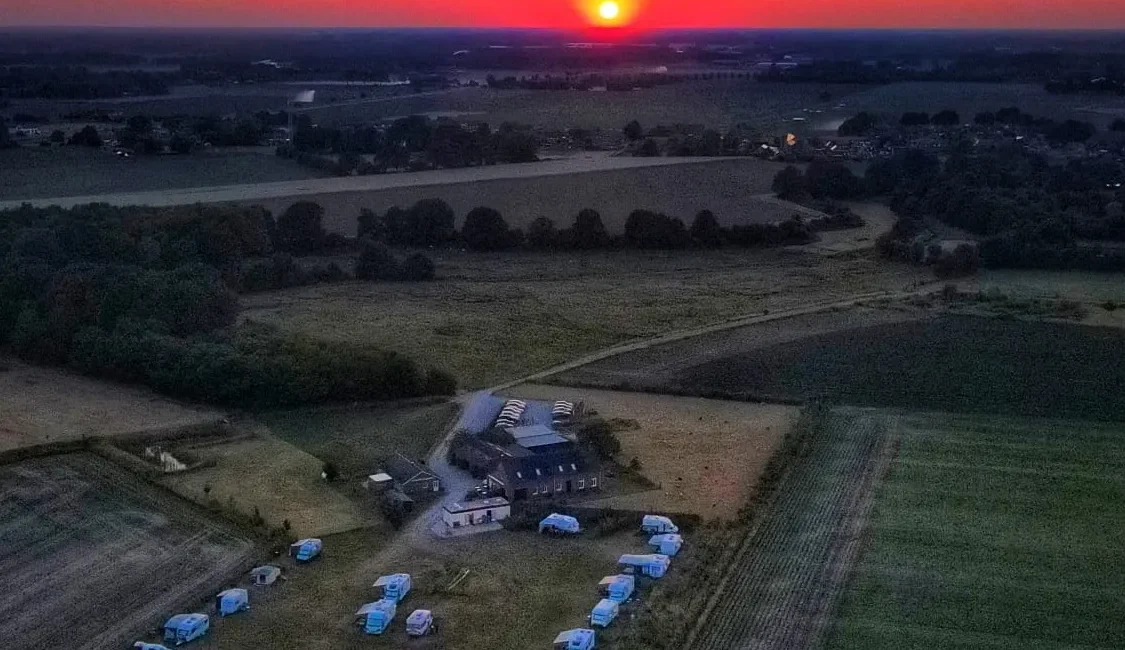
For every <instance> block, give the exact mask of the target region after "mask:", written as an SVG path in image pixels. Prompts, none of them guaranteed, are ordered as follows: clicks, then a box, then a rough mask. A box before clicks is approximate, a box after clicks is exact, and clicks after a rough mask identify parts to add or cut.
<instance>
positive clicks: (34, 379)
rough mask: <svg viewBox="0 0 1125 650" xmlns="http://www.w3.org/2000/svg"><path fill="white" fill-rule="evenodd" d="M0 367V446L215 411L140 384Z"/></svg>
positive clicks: (195, 420) (201, 418)
mask: <svg viewBox="0 0 1125 650" xmlns="http://www.w3.org/2000/svg"><path fill="white" fill-rule="evenodd" d="M5 364H6V365H8V366H9V369H8V370H7V371H3V372H0V451H6V450H9V449H16V448H19V447H27V446H30V445H39V444H44V443H50V442H63V441H66V440H78V439H81V438H85V437H89V436H112V435H116V434H128V433H136V432H140V431H149V430H153V429H171V428H176V427H184V426H188V425H193V424H205V423H208V422H213V421H215V420H218V419H220V418H222V417H223V414H222V413H221V412H219V411H212V410H210V409H207V408H202V407H197V406H188V405H185V404H179V403H176V402H173V401H172V400H169V399H167V398H164V397H158V396H157V395H156V394H155V393H153V392H151V391H147V390H144V389H141V388H134V387H131V386H123V385H121V384H114V383H110V382H105V381H98V380H95V379H89V378H86V377H82V376H80V375H74V374H71V373H68V372H63V371H61V370H54V369H50V368H39V367H34V366H25V365H23V364H19V363H10V364H9V363H8V362H5Z"/></svg>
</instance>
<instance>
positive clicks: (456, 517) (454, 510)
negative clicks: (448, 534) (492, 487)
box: [441, 497, 512, 528]
mask: <svg viewBox="0 0 1125 650" xmlns="http://www.w3.org/2000/svg"><path fill="white" fill-rule="evenodd" d="M511 514H512V506H511V504H509V503H508V500H507V499H503V498H500V497H493V498H491V499H484V500H483V501H468V502H465V503H450V504H448V505H446V506H445V507H444V508H443V509H442V513H441V519H442V521H444V522H445V525H446V526H449V527H450V528H460V527H462V526H474V525H476V524H487V523H491V522H493V521H501V520H503V519H507V518H508V516H509V515H511Z"/></svg>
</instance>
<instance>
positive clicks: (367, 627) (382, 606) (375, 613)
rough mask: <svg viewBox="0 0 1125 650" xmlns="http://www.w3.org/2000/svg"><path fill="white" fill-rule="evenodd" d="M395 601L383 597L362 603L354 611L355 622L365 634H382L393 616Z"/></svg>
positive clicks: (395, 608)
mask: <svg viewBox="0 0 1125 650" xmlns="http://www.w3.org/2000/svg"><path fill="white" fill-rule="evenodd" d="M396 610H397V607H396V606H395V601H393V600H390V599H387V598H383V599H382V600H377V601H375V602H373V603H367V604H366V605H363V606H362V607H360V608H359V609H358V610H356V612H355V622H356V624H357V625H359V626H360V627H362V628H363V631H364V632H365V633H367V634H382V633H383V632H386V631H387V628H389V627H390V626H391V621H393V620H394V618H395V611H396Z"/></svg>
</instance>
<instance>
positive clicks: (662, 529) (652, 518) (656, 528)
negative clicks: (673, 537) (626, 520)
mask: <svg viewBox="0 0 1125 650" xmlns="http://www.w3.org/2000/svg"><path fill="white" fill-rule="evenodd" d="M641 530H642V531H644V532H646V533H650V534H653V535H655V534H659V533H678V532H680V529H679V528H677V527H676V524H674V523H672V520H671V519H669V518H667V517H664V516H662V515H645V516H644V517H643V518H642V519H641Z"/></svg>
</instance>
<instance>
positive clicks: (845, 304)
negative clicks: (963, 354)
mask: <svg viewBox="0 0 1125 650" xmlns="http://www.w3.org/2000/svg"><path fill="white" fill-rule="evenodd" d="M942 286H944V283H939V282H935V283H930V284H926V285H922V286H921V287H919V288H917V289H915V290H913V291H872V292H868V293H862V294H857V295H854V296H852V297H850V298H847V299H845V300H834V301H821V302H816V303H813V304H811V305H809V306H806V307H795V308H793V309H786V310H782V311H778V312H771V313H767V314H755V315H748V316H738V317H735V318H732V319H729V320H724V321H720V322H718V323H712V324H710V325H702V326H697V327H692V328H689V329H684V330H678V331H674V332H669V333H666V334H661V335H660V336H657V337H654V338H650V339H642V340H640V341H633V342H631V343H622V344H620V345H616V346H613V347H610V348H606V349H603V350H600V351H598V352H593V353H590V354H587V355H585V356H582V357H579V358H578V359H575V360H574V361H569V362H567V363H563V364H560V365H557V366H554V367H551V368H547V369H546V370H541V371H539V372H536V373H533V374H530V375H527V376H526V377H521V378H519V379H516V380H513V381H509V382H506V383H503V384H500V385H498V386H493V387H492V388H488V389H485V391H486V392H489V393H494V392H497V391H501V390H506V389H508V388H512V387H513V386H518V385H520V384H527V383H534V382H537V381H540V380H543V379H546V378H547V377H550V376H552V375H557V374H561V373H564V372H569V371H571V370H576V369H578V368H581V367H583V366H588V365H590V364H592V363H596V362H598V361H604V360H606V359H610V358H612V357H616V356H620V355H622V354H628V353H630V352H637V351H640V350H647V349H649V348H654V347H659V346H661V345H666V344H668V343H676V342H679V341H683V340H686V339H691V338H695V337H698V336H705V335H707V334H715V333H718V332H725V331H727V330H732V329H738V328H740V327H747V326H750V325H759V324H761V323H769V322H772V321H776V320H784V319H786V318H793V317H796V316H808V315H812V314H818V313H821V312H826V311H833V310H837V309H850V308H852V307H856V306H859V305H860V304H861V303H864V302H867V301H871V300H904V299H907V298H913V297H919V296H926V295H931V294H934V293H937V292H938V291H940V290H941V287H942Z"/></svg>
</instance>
